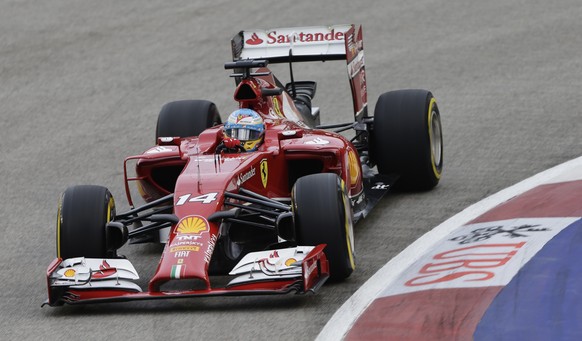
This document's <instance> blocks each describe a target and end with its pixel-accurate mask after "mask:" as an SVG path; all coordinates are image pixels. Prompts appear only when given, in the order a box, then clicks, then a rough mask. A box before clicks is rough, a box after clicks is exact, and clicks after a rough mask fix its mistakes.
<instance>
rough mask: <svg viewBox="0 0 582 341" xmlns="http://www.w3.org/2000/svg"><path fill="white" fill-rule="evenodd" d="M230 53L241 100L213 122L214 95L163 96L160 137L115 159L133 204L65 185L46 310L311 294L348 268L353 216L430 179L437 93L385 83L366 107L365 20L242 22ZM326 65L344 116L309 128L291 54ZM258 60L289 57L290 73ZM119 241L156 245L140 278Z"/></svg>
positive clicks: (437, 155)
mask: <svg viewBox="0 0 582 341" xmlns="http://www.w3.org/2000/svg"><path fill="white" fill-rule="evenodd" d="M232 48H233V61H232V62H228V63H226V64H225V68H226V69H228V70H233V73H232V74H231V76H232V77H234V79H235V83H236V89H235V90H234V100H235V101H237V102H238V106H239V109H238V110H237V111H235V112H234V113H233V114H231V115H230V116H229V117H228V119H227V120H226V122H225V123H224V124H223V123H222V120H221V118H220V116H219V114H218V111H217V108H216V106H215V105H214V104H213V103H211V102H209V101H204V100H186V101H176V102H171V103H168V104H166V105H165V106H163V108H162V110H161V112H160V114H159V118H158V122H157V129H156V138H157V145H156V146H154V147H152V148H150V149H148V150H146V151H145V152H144V153H143V154H141V155H137V156H131V157H128V158H126V160H125V163H124V171H125V186H126V193H127V198H128V201H129V204H130V207H131V209H130V210H129V211H128V212H123V213H119V212H116V210H115V203H114V200H113V197H112V196H111V194H110V192H109V191H108V190H107V189H106V188H104V187H100V186H74V187H70V188H68V189H67V190H66V191H65V192H64V194H63V196H62V198H61V201H60V204H59V208H58V222H57V258H56V259H55V260H54V261H53V262H52V263H51V264H50V266H49V267H48V270H47V284H48V300H47V302H46V304H49V305H51V306H58V305H62V304H65V303H67V304H78V303H93V302H111V301H128V300H138V299H158V298H178V297H198V296H217V295H258V294H284V293H290V292H295V293H301V294H302V293H307V292H315V291H317V290H318V289H319V288H320V287H321V286H322V285H323V283H324V282H325V281H326V280H327V279H329V278H331V279H335V280H341V279H344V278H346V277H348V276H350V274H351V273H352V271H353V270H354V268H355V262H356V259H355V251H354V235H353V228H352V226H353V224H354V223H355V222H357V221H358V220H360V219H362V218H364V217H365V216H366V214H367V213H368V212H369V211H370V210H371V209H372V207H373V206H374V205H375V204H376V203H377V202H378V200H380V198H382V196H383V195H384V194H385V193H386V192H387V191H388V190H389V189H390V188H391V187H393V186H399V187H401V188H404V189H413V190H426V189H430V188H433V187H434V186H436V185H437V183H438V181H439V178H440V176H441V172H442V165H443V162H442V150H443V149H442V136H441V123H440V115H439V111H438V108H437V105H436V102H435V99H434V98H433V96H432V94H431V93H430V92H429V91H425V90H399V91H392V92H387V93H384V94H383V95H381V96H380V98H379V99H378V101H377V103H376V107H375V110H374V116H373V117H372V116H369V115H368V112H367V91H366V75H365V67H364V50H363V42H362V30H361V27H355V26H353V25H337V26H331V27H327V26H326V27H302V28H292V29H272V30H267V31H258V30H255V31H243V32H240V33H239V34H237V35H236V36H235V37H234V38H233V40H232ZM326 60H346V62H347V68H348V78H349V81H350V85H351V90H352V98H353V109H354V117H355V119H354V121H353V122H349V123H345V124H334V125H328V126H320V125H319V109H318V108H317V107H315V106H313V105H312V99H313V97H314V96H315V92H316V83H315V82H313V81H295V80H294V79H293V72H292V67H291V66H292V63H293V62H295V63H296V62H305V61H326ZM269 63H289V66H290V78H291V82H290V83H288V84H287V85H283V84H281V83H280V81H279V80H278V79H277V78H275V77H274V76H273V74H272V73H271V71H270V70H269V69H268V68H267V65H268V64H269ZM333 129H335V130H334V131H331V130H333ZM349 129H353V130H354V131H355V134H354V137H353V138H351V139H348V138H346V137H344V136H342V135H340V134H339V133H340V132H342V131H346V130H349ZM130 185H131V186H130ZM130 187H137V189H138V191H139V194H140V196H141V198H142V199H143V201H144V203H143V204H140V205H135V204H134V197H132V194H131V193H132V191H131V188H130ZM127 242H129V243H130V244H133V243H142V242H156V243H164V244H165V248H164V250H163V253H162V255H161V258H160V261H159V264H158V267H157V270H156V271H155V274H154V275H153V277H152V278H151V279H150V281H149V285H148V287H147V288H142V287H140V285H138V284H137V282H136V280H138V279H139V276H138V273H137V271H136V269H135V268H134V267H133V265H132V264H131V263H130V261H129V260H127V259H125V258H124V257H122V256H118V255H117V250H118V249H119V248H120V247H122V246H123V245H125V244H126V243H127ZM225 278H226V279H225Z"/></svg>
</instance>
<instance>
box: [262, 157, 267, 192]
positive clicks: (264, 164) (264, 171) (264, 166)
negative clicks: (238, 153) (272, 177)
mask: <svg viewBox="0 0 582 341" xmlns="http://www.w3.org/2000/svg"><path fill="white" fill-rule="evenodd" d="M268 179H269V164H268V163H267V159H262V160H261V182H262V183H263V187H264V188H267V180H268Z"/></svg>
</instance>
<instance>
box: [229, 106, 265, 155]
mask: <svg viewBox="0 0 582 341" xmlns="http://www.w3.org/2000/svg"><path fill="white" fill-rule="evenodd" d="M264 134H265V124H264V123H263V119H262V118H261V116H260V115H259V114H258V113H257V112H256V111H254V110H251V109H238V110H235V111H234V112H233V113H232V114H230V116H228V120H227V121H226V123H225V124H224V135H226V137H230V138H233V139H237V140H239V141H240V142H241V143H242V145H243V147H244V149H245V150H246V151H248V152H250V151H254V150H257V148H258V147H259V145H260V144H261V142H262V141H263V135H264Z"/></svg>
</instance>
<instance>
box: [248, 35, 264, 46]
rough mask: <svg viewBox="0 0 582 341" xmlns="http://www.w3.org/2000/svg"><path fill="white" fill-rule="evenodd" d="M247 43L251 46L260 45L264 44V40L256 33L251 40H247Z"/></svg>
mask: <svg viewBox="0 0 582 341" xmlns="http://www.w3.org/2000/svg"><path fill="white" fill-rule="evenodd" d="M245 43H247V44H249V45H260V44H262V43H263V39H261V38H259V36H258V35H257V34H256V33H253V34H252V35H251V38H250V39H247V40H246V41H245Z"/></svg>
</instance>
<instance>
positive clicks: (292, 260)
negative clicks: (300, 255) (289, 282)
mask: <svg viewBox="0 0 582 341" xmlns="http://www.w3.org/2000/svg"><path fill="white" fill-rule="evenodd" d="M293 263H297V259H295V258H289V259H287V260H286V261H285V265H287V266H291V264H293Z"/></svg>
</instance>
